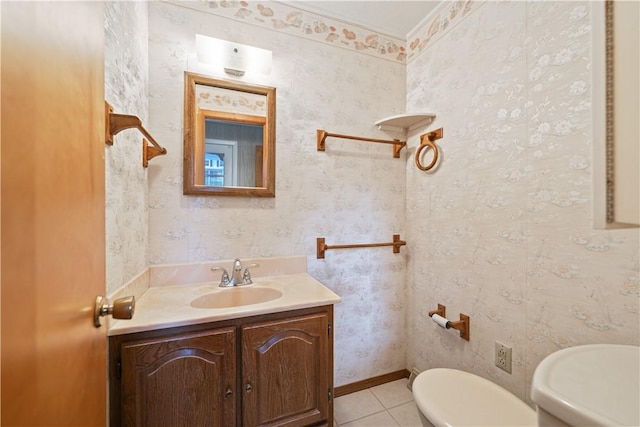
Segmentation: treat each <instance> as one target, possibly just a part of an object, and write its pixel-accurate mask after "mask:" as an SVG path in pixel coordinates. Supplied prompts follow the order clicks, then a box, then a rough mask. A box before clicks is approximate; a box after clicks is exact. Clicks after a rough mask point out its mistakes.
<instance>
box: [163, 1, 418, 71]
mask: <svg viewBox="0 0 640 427" xmlns="http://www.w3.org/2000/svg"><path fill="white" fill-rule="evenodd" d="M165 1H169V2H171V3H173V4H176V5H179V6H183V7H188V8H192V9H195V10H199V11H202V12H206V13H212V14H215V15H217V16H224V17H227V18H230V19H234V20H236V21H240V22H244V23H248V24H252V25H257V26H260V27H262V28H266V29H271V30H276V31H278V32H283V33H286V34H290V35H294V36H298V37H303V38H305V39H308V40H314V41H319V42H322V43H326V44H330V45H332V46H336V47H341V48H344V49H349V50H352V51H357V52H360V53H364V54H367V55H372V56H375V57H378V58H384V59H388V60H390V61H395V62H399V63H404V62H405V60H406V56H407V54H406V49H405V42H404V40H402V39H398V38H396V37H392V36H388V35H385V34H381V33H378V32H375V31H371V30H369V29H367V28H364V27H361V26H358V25H356V24H353V23H349V22H343V21H341V20H338V19H335V18H331V17H327V16H322V15H319V14H315V13H311V12H308V11H306V10H302V9H298V8H296V7H294V6H292V5H291V4H283V3H278V2H274V1H268V0H267V1H262V2H260V1H244V0H242V1H234V0H217V1H216V0H194V1H184V0H182V1H181V0H165ZM225 40H227V39H225Z"/></svg>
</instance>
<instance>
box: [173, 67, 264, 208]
mask: <svg viewBox="0 0 640 427" xmlns="http://www.w3.org/2000/svg"><path fill="white" fill-rule="evenodd" d="M184 113H185V114H184V194H194V195H214V196H239V197H275V88H272V87H266V86H256V85H247V84H243V83H237V82H230V81H227V80H219V79H213V78H210V77H207V76H202V75H199V74H193V73H188V72H187V73H185V105H184Z"/></svg>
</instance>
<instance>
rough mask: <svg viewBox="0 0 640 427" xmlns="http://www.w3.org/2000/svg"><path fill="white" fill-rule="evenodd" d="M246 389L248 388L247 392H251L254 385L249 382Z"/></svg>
mask: <svg viewBox="0 0 640 427" xmlns="http://www.w3.org/2000/svg"><path fill="white" fill-rule="evenodd" d="M244 388H245V390H247V393H249V392H250V391H251V390H253V386H252V385H251V384H249V383H247V385H246V386H245V387H244Z"/></svg>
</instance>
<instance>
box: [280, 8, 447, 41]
mask: <svg viewBox="0 0 640 427" xmlns="http://www.w3.org/2000/svg"><path fill="white" fill-rule="evenodd" d="M286 3H289V4H291V5H293V6H296V7H299V8H301V9H305V10H307V11H309V12H316V13H320V14H324V15H329V16H331V17H335V18H341V19H343V20H346V21H348V22H352V23H354V24H359V25H363V26H365V27H368V28H370V29H372V30H376V31H379V32H382V33H385V34H387V35H390V36H396V37H398V38H401V39H406V37H407V34H408V33H409V31H411V30H412V29H414V28H415V26H416V25H418V24H419V23H420V21H422V20H423V19H424V18H425V17H426V16H427V15H428V14H429V13H430V12H431V11H432V10H433V9H434V8H435V7H436V6H437V5H438V4H439V3H440V1H423V0H413V1H411V0H382V1H363V0H343V1H324V0H291V1H288V2H286Z"/></svg>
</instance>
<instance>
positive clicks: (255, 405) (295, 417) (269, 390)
mask: <svg viewBox="0 0 640 427" xmlns="http://www.w3.org/2000/svg"><path fill="white" fill-rule="evenodd" d="M328 325H329V316H328V314H327V313H320V314H314V315H309V316H302V317H296V318H292V319H285V320H279V321H271V322H263V323H258V324H256V325H251V326H245V327H243V328H242V387H243V396H242V420H243V422H242V425H243V427H255V426H311V425H316V424H319V423H322V424H325V425H326V424H328V425H332V420H331V419H329V391H330V384H331V381H330V378H329V375H330V374H329V366H330V365H329V360H328V359H329V357H330V351H329V336H328V335H329V329H328Z"/></svg>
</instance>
